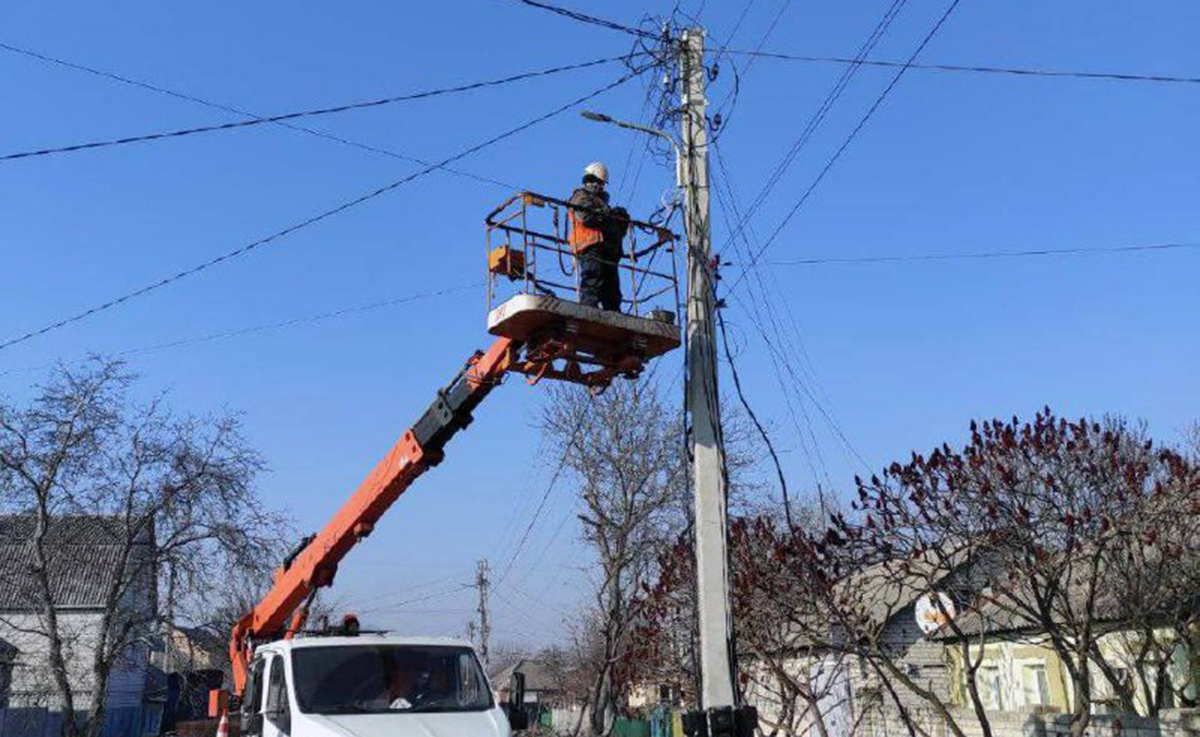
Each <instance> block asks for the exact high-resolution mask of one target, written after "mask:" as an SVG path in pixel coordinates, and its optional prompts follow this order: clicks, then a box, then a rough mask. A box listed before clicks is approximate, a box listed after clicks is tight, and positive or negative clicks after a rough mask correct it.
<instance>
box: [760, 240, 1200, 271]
mask: <svg viewBox="0 0 1200 737" xmlns="http://www.w3.org/2000/svg"><path fill="white" fill-rule="evenodd" d="M1193 248H1200V243H1151V244H1140V245H1129V246H1080V247H1077V248H1031V249H1026V250H1022V251H974V252H969V253H918V254H911V255H896V256H847V257H837V256H834V257H829V258H802V259H795V260H791V261H764V262H763V263H766V264H770V265H772V266H815V265H825V264H880V263H898V262H918V261H951V260H966V259H994V258H1021V257H1028V256H1082V255H1091V254H1110V253H1137V252H1142V251H1172V250H1178V249H1193Z"/></svg>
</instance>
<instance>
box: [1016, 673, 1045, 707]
mask: <svg viewBox="0 0 1200 737" xmlns="http://www.w3.org/2000/svg"><path fill="white" fill-rule="evenodd" d="M1021 685H1022V687H1023V689H1024V691H1025V705H1026V706H1047V705H1049V704H1050V682H1049V681H1048V680H1047V678H1046V664H1045V663H1030V664H1028V665H1024V666H1022V667H1021Z"/></svg>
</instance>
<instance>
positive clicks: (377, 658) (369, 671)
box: [292, 645, 492, 714]
mask: <svg viewBox="0 0 1200 737" xmlns="http://www.w3.org/2000/svg"><path fill="white" fill-rule="evenodd" d="M292 673H293V676H294V678H295V683H296V704H297V706H298V707H299V709H300V711H301V712H304V713H306V714H371V713H382V712H439V711H483V710H485V709H490V708H491V707H492V694H491V692H490V691H489V690H488V686H487V681H486V680H485V679H484V677H483V673H482V672H481V671H480V669H479V661H478V660H476V658H475V653H474V652H473V651H472V650H471V649H470V648H465V647H449V646H420V645H338V646H329V647H298V648H295V649H293V650H292Z"/></svg>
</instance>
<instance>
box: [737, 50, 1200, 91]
mask: <svg viewBox="0 0 1200 737" xmlns="http://www.w3.org/2000/svg"><path fill="white" fill-rule="evenodd" d="M723 53H725V54H729V55H734V56H749V57H752V58H762V59H782V60H786V61H800V62H814V63H826V64H861V65H863V66H869V67H885V68H898V67H903V68H905V69H919V70H921V71H940V72H977V73H981V74H1008V75H1014V76H1020V77H1067V78H1076V79H1097V80H1109V81H1117V82H1166V83H1171V84H1200V77H1176V76H1171V75H1165V74H1133V73H1126V72H1083V71H1072V70H1062V69H1037V68H1022V67H993V66H968V65H961V64H915V63H907V62H902V61H886V60H881V59H866V60H861V61H860V60H857V59H846V58H844V57H838V56H800V55H796V54H783V53H777V52H773V51H738V50H734V49H729V50H725V51H724V52H723Z"/></svg>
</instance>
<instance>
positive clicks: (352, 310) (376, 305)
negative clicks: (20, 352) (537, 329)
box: [0, 282, 486, 376]
mask: <svg viewBox="0 0 1200 737" xmlns="http://www.w3.org/2000/svg"><path fill="white" fill-rule="evenodd" d="M485 283H486V282H475V283H473V284H464V285H462V286H458V287H448V288H446V289H439V290H437V291H433V292H423V293H418V294H411V295H408V296H407V297H398V298H396V299H386V300H382V301H378V302H369V303H367V304H363V305H356V306H353V307H343V308H342V309H338V310H332V311H330V312H322V313H319V314H316V315H308V316H305V317H293V318H290V319H287V320H280V321H278V322H269V323H262V324H259V325H251V326H248V327H243V328H236V329H233V330H221V331H218V332H213V333H205V334H204V335H195V336H192V337H190V338H180V339H178V340H172V341H168V342H166V343H156V344H154V345H149V346H143V347H141V348H129V349H126V350H123V351H118V352H117V353H115V354H113V355H114V356H115V357H117V358H122V357H125V356H140V355H142V354H145V353H154V352H157V351H162V350H167V349H169V348H180V347H183V346H188V345H196V344H198V343H208V342H211V341H214V340H224V339H227V338H238V337H241V336H243V335H251V334H254V333H261V332H265V331H268V330H280V329H283V328H290V327H294V326H296V325H308V324H312V323H317V322H323V321H325V320H330V319H333V318H335V317H342V316H344V315H353V314H357V313H360V312H369V311H371V310H378V309H382V308H384V307H395V306H397V305H402V304H407V303H409V302H416V301H418V300H422V299H430V298H433V297H441V296H443V295H447V294H454V293H456V292H463V291H466V290H468V289H478V288H479V287H481V286H483V285H484V284H485ZM54 365H55V364H54V363H44V364H40V365H38V366H29V367H26V368H20V369H7V370H5V371H0V376H8V375H9V374H15V373H23V372H28V371H38V370H41V369H45V368H49V367H51V366H54Z"/></svg>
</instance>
